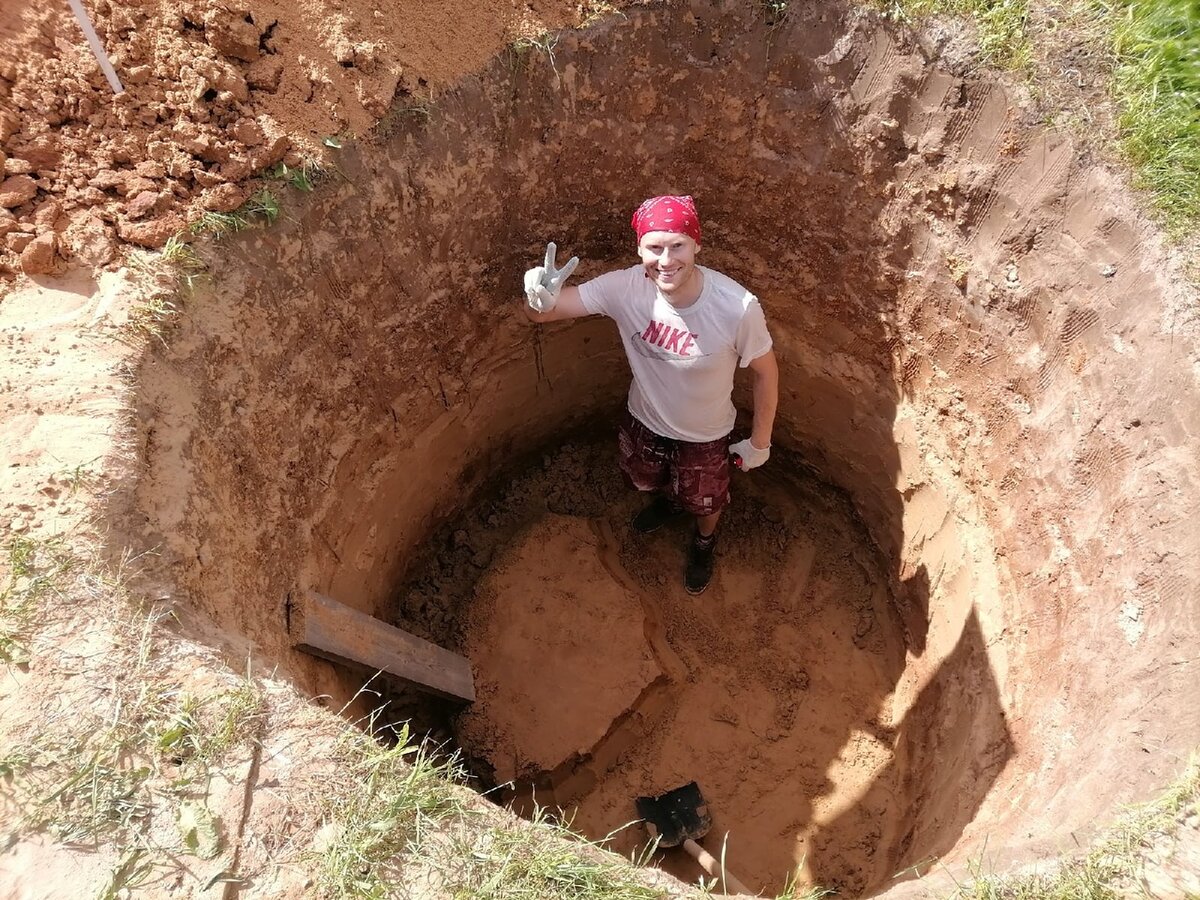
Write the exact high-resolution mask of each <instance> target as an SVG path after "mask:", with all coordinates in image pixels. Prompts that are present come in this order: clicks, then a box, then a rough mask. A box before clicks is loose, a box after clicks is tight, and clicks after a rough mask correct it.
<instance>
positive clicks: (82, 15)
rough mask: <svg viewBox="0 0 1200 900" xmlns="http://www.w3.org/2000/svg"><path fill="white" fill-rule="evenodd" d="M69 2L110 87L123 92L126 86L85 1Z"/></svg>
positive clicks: (75, 0)
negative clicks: (101, 41) (93, 24)
mask: <svg viewBox="0 0 1200 900" xmlns="http://www.w3.org/2000/svg"><path fill="white" fill-rule="evenodd" d="M67 2H68V3H70V4H71V9H72V10H73V11H74V13H75V18H76V19H78V20H79V27H80V28H82V29H83V34H84V36H85V37H86V38H87V40H88V44H89V45H90V46H91V48H92V53H94V54H96V61H97V62H98V63H100V68H101V70H102V71H103V72H104V77H105V78H107V79H108V85H109V87H111V88H112V89H113V93H114V94H120V93H123V92H124V91H125V88H124V87H123V86H122V85H121V79H120V78H118V77H117V70H116V69H114V68H113V65H112V63H111V62H109V61H108V54H107V53H105V52H104V45H103V44H101V43H100V38H99V37H98V36H97V34H96V29H95V28H93V27H92V20H91V19H90V18H88V14H87V10H86V9H84V8H83V3H82V2H81V0H67Z"/></svg>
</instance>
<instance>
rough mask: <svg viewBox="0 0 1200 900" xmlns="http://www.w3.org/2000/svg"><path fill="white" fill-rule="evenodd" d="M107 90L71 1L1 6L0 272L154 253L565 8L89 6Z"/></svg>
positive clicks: (101, 0) (27, 0) (486, 1)
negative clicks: (127, 251) (202, 216)
mask: <svg viewBox="0 0 1200 900" xmlns="http://www.w3.org/2000/svg"><path fill="white" fill-rule="evenodd" d="M85 5H86V6H87V8H88V9H89V10H90V12H91V14H92V17H93V20H94V23H95V27H96V30H97V33H98V34H99V36H100V39H101V41H102V42H103V44H104V45H105V47H106V48H107V51H108V53H109V54H110V56H111V57H112V61H113V63H114V65H115V68H116V70H117V73H118V75H119V77H120V78H121V80H122V82H123V84H124V87H125V92H124V93H123V94H121V95H119V96H114V95H113V93H112V91H111V89H110V87H109V85H108V83H107V81H106V80H105V78H104V76H103V74H102V73H101V71H100V68H99V66H98V65H97V63H96V61H95V59H94V57H93V56H92V54H91V51H90V50H89V48H88V46H87V44H86V42H85V40H84V36H83V32H82V31H81V29H80V27H79V25H78V24H77V23H76V20H75V18H74V17H73V16H72V14H71V12H70V10H69V8H68V7H67V6H66V4H63V3H54V4H45V3H38V2H34V0H12V2H8V3H6V4H5V6H4V9H3V11H0V164H2V166H3V171H2V173H0V174H2V177H0V238H3V242H4V243H3V246H2V248H0V275H9V276H11V275H12V274H14V273H16V272H18V271H21V270H23V271H24V272H26V273H28V274H45V273H47V272H50V271H53V270H54V269H55V268H56V267H57V266H59V265H60V263H61V261H62V260H63V259H66V260H72V261H74V262H76V263H77V264H81V265H84V266H88V267H95V266H103V265H107V264H109V263H110V262H112V261H113V260H114V259H115V258H117V256H118V250H119V248H120V247H121V246H122V245H123V244H130V245H136V246H140V247H160V246H162V244H163V243H164V242H165V241H166V240H167V239H168V238H169V237H170V236H171V235H173V234H176V233H177V232H179V231H180V230H181V229H182V228H184V226H185V224H187V223H188V221H189V220H191V219H194V218H195V217H196V216H197V215H198V214H199V213H200V212H201V211H204V210H210V211H218V212H229V211H232V210H235V209H237V208H238V207H240V206H241V205H242V204H243V203H245V202H246V200H247V198H248V197H249V194H250V190H249V189H248V188H247V187H246V183H247V181H248V180H249V179H251V178H252V177H254V176H256V175H261V174H263V173H264V172H266V171H268V170H270V169H271V168H272V167H274V166H277V165H278V164H280V163H283V164H286V165H288V166H291V167H302V166H304V165H305V164H306V163H308V164H312V163H319V162H320V161H321V160H322V159H323V158H325V157H326V156H327V147H326V146H325V144H324V142H325V140H326V139H333V140H338V139H339V138H345V137H347V136H349V135H363V134H365V133H367V132H368V131H369V129H370V128H371V127H372V126H373V125H374V124H375V123H376V122H377V121H378V120H379V119H380V118H382V117H384V116H386V115H387V114H388V112H389V111H390V110H392V109H393V108H394V107H396V106H405V105H407V104H412V105H418V104H427V103H428V102H429V101H430V100H431V98H432V96H433V95H434V94H435V93H436V92H437V91H438V90H439V89H441V88H443V87H444V86H446V85H448V84H450V83H452V82H453V81H454V80H455V79H457V78H458V77H460V76H462V75H463V74H465V73H467V72H470V71H473V70H475V69H478V68H479V67H480V66H482V65H483V64H484V62H485V61H486V60H487V59H488V58H489V57H491V56H492V55H493V54H494V53H496V52H497V51H498V50H500V49H501V48H502V47H504V46H505V45H506V44H508V43H509V42H511V41H513V40H514V39H516V38H517V37H519V36H521V35H530V34H537V33H539V32H540V31H541V30H542V29H544V28H552V27H560V26H563V25H567V24H574V23H576V22H577V21H578V20H579V16H580V15H581V14H582V13H581V8H580V7H578V6H577V5H576V4H574V3H572V2H570V0H538V2H535V3H521V2H516V0H481V2H476V3H465V4H463V3H458V4H454V5H453V6H452V7H444V8H443V7H437V6H433V7H431V6H430V5H429V4H427V3H421V2H418V0H406V2H402V3H390V2H389V3H380V2H374V0H349V2H338V0H328V2H324V0H319V2H311V3H303V4H296V3H288V2H274V0H238V2H223V0H221V2H218V0H139V2H131V3H130V2H115V0H95V2H90V3H87V4H85Z"/></svg>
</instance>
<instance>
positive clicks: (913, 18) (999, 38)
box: [882, 0, 1032, 71]
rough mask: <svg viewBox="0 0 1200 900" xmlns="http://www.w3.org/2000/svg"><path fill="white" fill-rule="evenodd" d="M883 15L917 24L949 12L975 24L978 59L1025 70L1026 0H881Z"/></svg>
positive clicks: (1027, 42)
mask: <svg viewBox="0 0 1200 900" xmlns="http://www.w3.org/2000/svg"><path fill="white" fill-rule="evenodd" d="M882 9H883V12H884V14H885V15H887V16H888V17H889V18H892V19H896V20H897V21H903V22H908V23H910V24H919V23H921V22H923V21H924V20H926V19H929V18H930V17H932V16H938V15H949V16H958V17H961V18H964V19H967V20H969V21H971V22H972V23H974V25H975V35H976V39H977V40H978V42H979V56H980V62H981V63H983V64H984V65H992V66H996V67H998V68H1001V69H1010V70H1017V71H1027V70H1028V69H1029V66H1030V62H1031V58H1032V52H1031V51H1032V48H1031V44H1030V39H1029V35H1028V32H1027V29H1026V25H1027V24H1028V21H1029V2H1028V0H884V2H883V4H882Z"/></svg>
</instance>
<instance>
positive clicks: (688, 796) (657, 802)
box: [634, 781, 712, 847]
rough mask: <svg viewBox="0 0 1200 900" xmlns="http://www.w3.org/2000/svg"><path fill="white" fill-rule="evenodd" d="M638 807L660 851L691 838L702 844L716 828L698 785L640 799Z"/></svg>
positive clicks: (637, 800) (639, 813)
mask: <svg viewBox="0 0 1200 900" xmlns="http://www.w3.org/2000/svg"><path fill="white" fill-rule="evenodd" d="M634 805H635V806H636V807H637V813H638V816H639V817H640V818H642V819H645V820H646V830H647V831H649V832H650V836H651V837H657V838H658V846H660V847H678V846H679V845H680V844H682V843H683V842H684V841H686V840H687V839H688V838H691V839H692V840H693V841H698V840H700V838H702V837H704V835H706V834H707V833H708V829H709V828H711V827H712V816H711V815H709V812H708V804H707V803H705V802H704V796H703V795H702V794H701V793H700V786H699V785H698V784H696V782H694V781H689V782H688V783H687V784H685V785H683V786H682V787H677V788H675V789H674V790H671V791H667V792H666V793H665V794H659V795H658V796H657V797H638V798H637V799H636V800H635V801H634Z"/></svg>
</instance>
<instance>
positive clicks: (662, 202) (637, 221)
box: [633, 197, 700, 244]
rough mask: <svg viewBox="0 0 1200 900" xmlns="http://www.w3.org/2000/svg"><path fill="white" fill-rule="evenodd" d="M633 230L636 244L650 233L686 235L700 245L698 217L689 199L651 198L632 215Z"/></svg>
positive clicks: (693, 202) (694, 205)
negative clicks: (660, 232)
mask: <svg viewBox="0 0 1200 900" xmlns="http://www.w3.org/2000/svg"><path fill="white" fill-rule="evenodd" d="M633 230H634V231H636V232H637V239H638V243H641V241H642V237H643V236H644V235H645V234H647V233H648V232H651V231H670V232H673V233H675V234H686V235H687V236H688V237H690V238H691V239H692V240H694V241H695V242H696V243H697V244H698V243H700V216H699V215H698V214H697V213H696V203H695V201H694V200H692V198H691V197H651V198H650V199H649V200H647V201H646V202H645V203H643V204H642V205H641V206H639V207H638V208H637V212H635V213H634V214H633Z"/></svg>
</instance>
